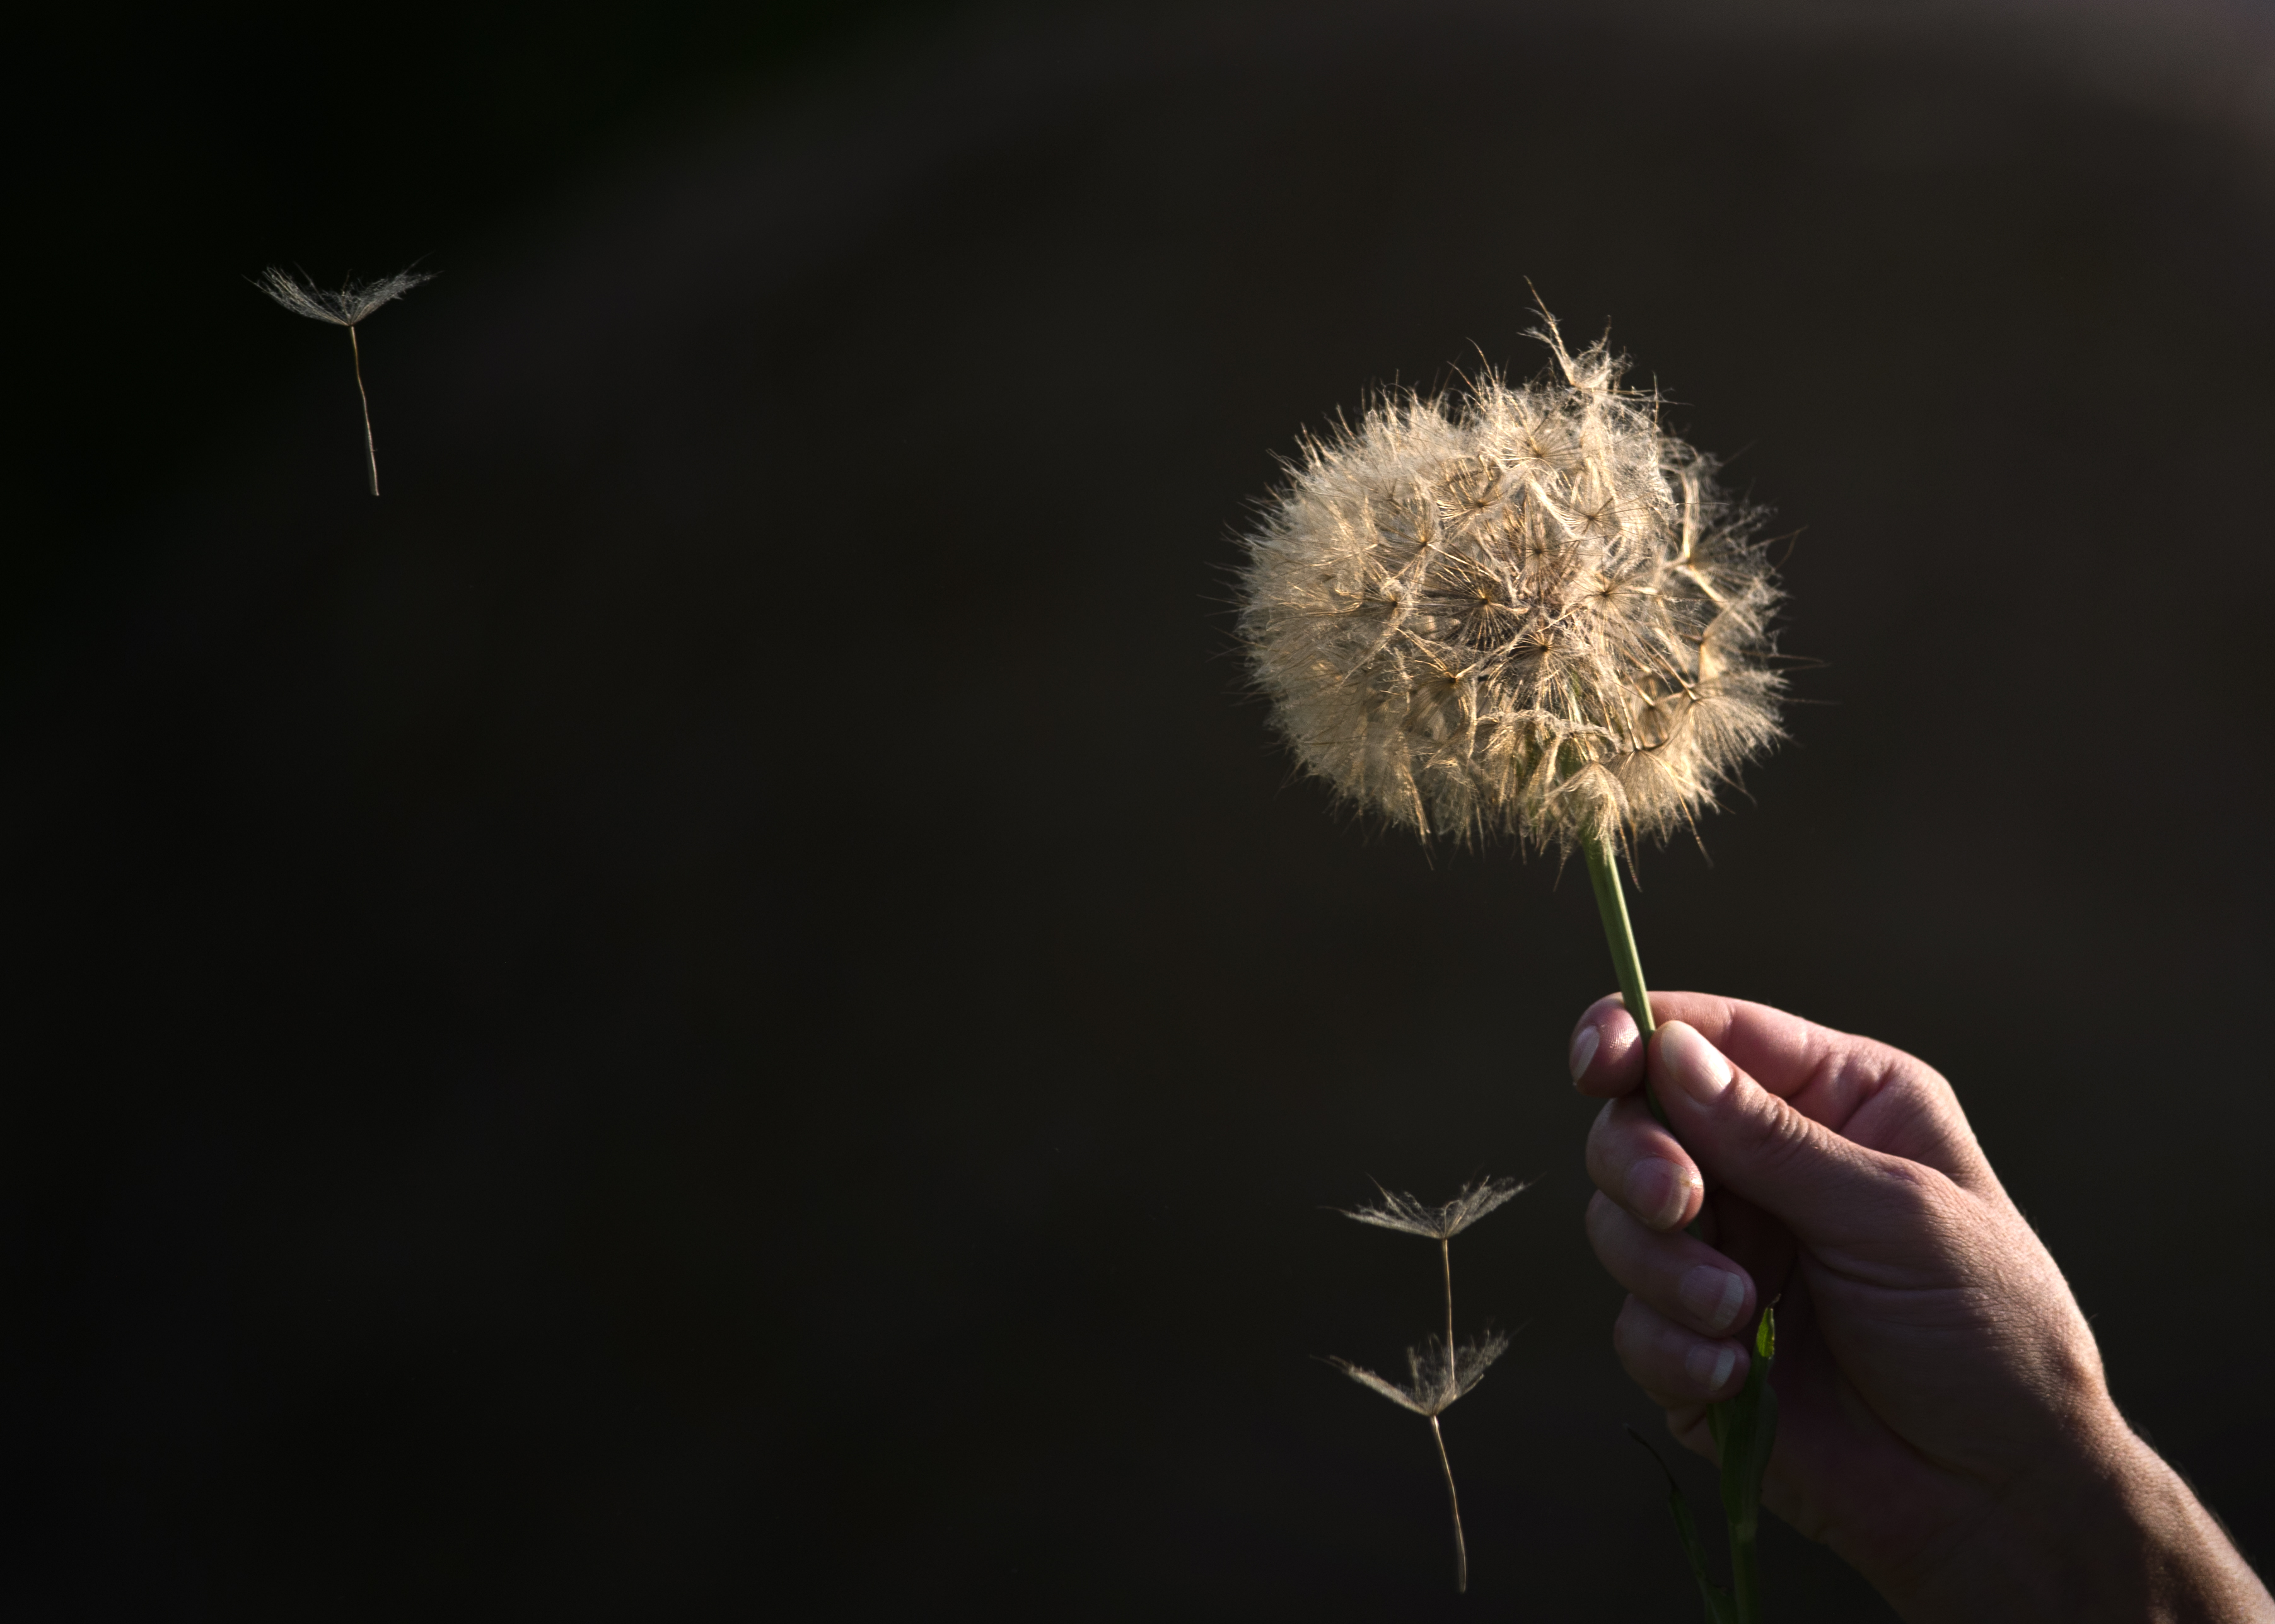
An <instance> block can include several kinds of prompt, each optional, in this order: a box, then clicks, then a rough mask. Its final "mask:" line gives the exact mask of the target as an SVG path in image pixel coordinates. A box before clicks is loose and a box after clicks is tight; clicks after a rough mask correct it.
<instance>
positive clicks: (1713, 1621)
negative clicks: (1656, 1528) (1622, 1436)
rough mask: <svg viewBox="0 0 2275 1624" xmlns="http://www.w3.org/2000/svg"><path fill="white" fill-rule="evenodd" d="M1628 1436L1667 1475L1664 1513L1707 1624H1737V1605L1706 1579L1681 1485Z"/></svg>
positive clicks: (1631, 1432)
mask: <svg viewBox="0 0 2275 1624" xmlns="http://www.w3.org/2000/svg"><path fill="white" fill-rule="evenodd" d="M1628 1436H1629V1438H1632V1439H1635V1440H1636V1443H1638V1444H1642V1445H1643V1447H1644V1453H1646V1454H1649V1455H1650V1456H1651V1460H1652V1461H1653V1462H1657V1464H1658V1466H1659V1470H1660V1471H1661V1472H1662V1473H1664V1474H1665V1475H1666V1477H1667V1512H1668V1514H1670V1515H1672V1516H1673V1517H1674V1537H1676V1538H1677V1539H1679V1540H1681V1541H1682V1554H1683V1555H1684V1556H1686V1557H1688V1558H1689V1560H1690V1577H1691V1579H1692V1580H1693V1581H1694V1582H1696V1583H1697V1586H1698V1602H1699V1605H1701V1606H1703V1607H1704V1608H1705V1610H1706V1624H1739V1620H1738V1608H1737V1604H1736V1603H1735V1601H1733V1600H1732V1599H1731V1598H1730V1592H1729V1591H1727V1590H1724V1589H1723V1588H1722V1587H1721V1586H1720V1585H1719V1584H1717V1583H1715V1582H1714V1581H1713V1580H1712V1579H1711V1578H1709V1577H1708V1576H1707V1574H1706V1548H1705V1547H1704V1545H1701V1544H1700V1543H1699V1540H1698V1524H1697V1522H1694V1521H1693V1520H1692V1519H1691V1515H1690V1502H1689V1500H1687V1499H1683V1498H1682V1484H1678V1483H1677V1482H1675V1481H1674V1473H1673V1472H1672V1471H1669V1470H1667V1462H1665V1461H1664V1460H1661V1459H1660V1458H1659V1451H1658V1450H1656V1449H1653V1448H1652V1447H1651V1445H1650V1444H1648V1443H1646V1442H1644V1437H1643V1435H1642V1434H1641V1433H1639V1432H1637V1431H1636V1430H1635V1429H1634V1428H1633V1427H1629V1429H1628Z"/></svg>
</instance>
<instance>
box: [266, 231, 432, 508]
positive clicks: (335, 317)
mask: <svg viewBox="0 0 2275 1624" xmlns="http://www.w3.org/2000/svg"><path fill="white" fill-rule="evenodd" d="M434 280H435V278H434V277H433V276H431V275H429V274H427V273H426V272H424V271H412V270H401V271H397V272H396V273H395V275H393V276H382V277H381V278H380V279H379V280H378V281H376V282H357V281H355V280H353V279H352V278H351V279H350V280H348V281H346V282H344V283H341V284H340V286H339V288H338V290H337V291H333V290H331V289H329V288H320V287H318V286H317V285H316V284H315V283H314V282H313V281H310V280H307V279H306V278H305V277H300V276H291V275H290V274H288V273H286V272H284V271H282V270H279V269H278V268H276V266H274V265H272V266H270V267H269V268H268V269H267V270H265V271H263V272H261V275H260V276H258V277H256V278H255V279H254V281H253V286H254V287H256V288H259V289H260V290H261V291H262V292H263V293H266V294H267V295H268V297H269V298H273V299H275V300H276V302H277V303H278V304H280V305H282V306H284V308H285V309H287V310H289V311H291V313H293V314H294V315H296V316H306V317H307V318H308V320H309V321H325V322H329V323H330V324H331V325H332V326H334V327H344V328H345V329H348V349H349V351H350V352H351V354H353V356H354V357H355V380H356V394H357V396H358V397H359V398H360V399H361V400H362V401H363V450H364V457H365V458H366V460H367V462H368V463H369V464H370V465H371V494H372V495H374V496H376V495H379V449H378V448H377V447H376V446H375V445H374V444H373V442H372V437H371V397H370V395H369V394H367V392H366V391H365V389H364V387H363V345H362V344H359V343H358V342H357V339H356V328H357V325H358V324H359V323H360V322H361V321H363V319H364V318H365V317H366V316H367V315H369V314H370V313H372V312H373V311H374V310H376V309H378V308H379V307H380V306H382V305H386V304H390V303H392V302H393V301H395V300H396V299H398V298H402V297H403V296H404V294H406V293H408V292H410V291H411V290H412V289H413V288H415V287H417V286H418V285H419V283H422V282H432V281H434Z"/></svg>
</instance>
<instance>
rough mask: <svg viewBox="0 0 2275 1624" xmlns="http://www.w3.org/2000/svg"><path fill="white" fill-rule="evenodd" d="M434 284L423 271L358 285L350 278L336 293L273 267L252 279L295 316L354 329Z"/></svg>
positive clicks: (402, 272) (384, 277)
mask: <svg viewBox="0 0 2275 1624" xmlns="http://www.w3.org/2000/svg"><path fill="white" fill-rule="evenodd" d="M434 280H435V278H434V277H433V276H431V275H430V274H429V273H427V272H426V271H414V270H399V271H397V272H396V273H395V275H393V276H382V277H380V278H379V279H378V280H377V281H376V282H358V281H357V280H356V279H355V278H354V277H352V276H351V277H349V278H348V279H347V280H346V281H344V282H343V283H340V285H339V287H338V289H337V290H336V291H335V290H333V289H330V288H320V287H318V286H317V285H316V284H315V283H314V281H313V280H312V279H310V278H308V277H306V276H293V275H292V274H291V272H289V271H285V270H282V269H280V268H277V267H276V266H274V265H272V266H270V267H269V268H268V269H267V270H265V271H262V272H261V275H260V276H256V277H254V278H253V286H254V287H256V288H259V289H260V290H261V291H262V292H263V293H266V294H267V295H268V297H269V298H273V299H275V300H276V302H277V303H278V304H280V305H282V306H284V308H285V309H287V310H289V311H291V313H293V314H294V315H296V316H306V317H307V318H308V320H309V321H329V323H331V325H332V326H334V327H353V326H355V325H356V324H357V323H358V322H359V321H362V320H363V319H364V318H365V317H366V316H367V315H369V314H370V313H372V312H373V311H374V310H376V309H378V308H379V307H380V306H382V305H387V304H392V303H393V302H394V301H395V300H397V299H398V298H402V297H403V296H404V294H406V293H408V292H410V291H411V290H412V289H413V288H415V287H418V286H419V284H420V283H428V282H432V281H434Z"/></svg>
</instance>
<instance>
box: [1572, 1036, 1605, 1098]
mask: <svg viewBox="0 0 2275 1624" xmlns="http://www.w3.org/2000/svg"><path fill="white" fill-rule="evenodd" d="M1603 1041H1604V1035H1603V1033H1601V1032H1599V1031H1597V1030H1596V1023H1594V1022H1593V1021H1591V1022H1589V1023H1587V1024H1586V1025H1585V1026H1583V1027H1582V1028H1581V1029H1580V1030H1579V1031H1576V1032H1575V1033H1574V1034H1573V1035H1572V1081H1574V1082H1575V1083H1577V1082H1578V1081H1579V1080H1580V1079H1581V1078H1582V1077H1583V1076H1587V1075H1588V1062H1589V1061H1591V1060H1593V1059H1595V1058H1596V1049H1597V1046H1599V1044H1601V1043H1602V1042H1603Z"/></svg>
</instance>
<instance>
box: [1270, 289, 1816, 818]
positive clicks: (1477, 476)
mask: <svg viewBox="0 0 2275 1624" xmlns="http://www.w3.org/2000/svg"><path fill="white" fill-rule="evenodd" d="M1535 336H1538V337H1539V338H1540V339H1541V340H1542V341H1543V342H1544V343H1545V344H1547V345H1548V346H1549V348H1550V350H1551V351H1553V355H1554V358H1555V362H1556V366H1555V369H1554V370H1553V372H1552V373H1550V374H1546V375H1544V376H1543V377H1542V378H1540V379H1538V380H1536V381H1533V382H1531V383H1526V384H1519V385H1514V386H1512V385H1511V384H1509V383H1508V382H1507V381H1505V380H1504V379H1503V378H1502V377H1501V376H1500V374H1496V373H1493V372H1490V371H1488V372H1486V373H1485V374H1484V375H1483V376H1482V377H1481V378H1479V379H1478V381H1475V382H1473V383H1471V384H1470V385H1469V386H1468V388H1467V389H1466V391H1465V392H1463V394H1462V395H1461V396H1460V397H1425V396H1422V395H1419V394H1416V393H1411V392H1410V393H1407V394H1404V395H1387V396H1385V397H1383V398H1381V399H1379V401H1377V402H1376V403H1375V404H1373V405H1372V406H1370V407H1369V408H1368V410H1367V412H1366V413H1365V415H1364V418H1363V419H1361V420H1360V422H1359V424H1358V426H1357V427H1351V426H1349V424H1347V423H1346V424H1341V425H1338V427H1336V428H1335V429H1334V432H1332V433H1331V434H1326V435H1324V436H1311V435H1306V436H1305V437H1304V441H1303V442H1302V453H1301V457H1300V459H1299V460H1298V461H1297V462H1296V463H1294V464H1291V465H1289V480H1288V482H1287V484H1286V486H1285V487H1283V488H1282V489H1281V491H1279V492H1278V493H1277V494H1276V495H1274V498H1273V500H1272V501H1271V502H1270V503H1269V505H1268V507H1267V509H1266V515H1265V517H1264V521H1263V523H1262V524H1261V525H1260V526H1259V527H1258V529H1257V530H1256V531H1255V532H1254V533H1251V535H1249V536H1248V537H1247V538H1246V545H1247V548H1248V562H1247V564H1246V567H1245V569H1244V570H1243V573H1242V586H1243V593H1242V606H1241V616H1240V624H1241V632H1242V637H1243V641H1244V642H1245V644H1246V646H1247V649H1248V653H1249V656H1250V659H1251V666H1252V669H1253V671H1254V674H1255V677H1256V681H1257V684H1258V686H1259V687H1260V688H1261V689H1262V691H1264V693H1265V694H1266V697H1268V698H1269V699H1271V701H1272V705H1273V709H1274V720H1275V722H1276V724H1277V726H1278V727H1279V729H1280V731H1281V733H1282V734H1283V735H1284V736H1286V738H1287V740H1288V742H1289V744H1290V745H1291V746H1292V747H1293V748H1294V750H1295V752H1296V757H1297V759H1299V760H1300V761H1301V762H1302V763H1303V765H1304V767H1306V768H1308V769H1309V770H1311V772H1313V773H1316V774H1319V776H1320V777H1322V778H1324V779H1326V781H1327V782H1329V783H1330V784H1331V785H1332V786H1333V787H1334V789H1335V790H1336V791H1337V792H1338V794H1339V796H1340V797H1342V799H1344V800H1346V801H1349V802H1350V803H1351V804H1355V805H1357V807H1359V808H1360V809H1362V810H1363V811H1366V812H1373V813H1378V814H1379V815H1381V816H1383V817H1385V818H1387V820H1389V821H1390V822H1392V823H1394V824H1397V825H1400V826H1402V827H1406V828H1410V829H1412V830H1414V831H1415V832H1416V833H1417V834H1419V835H1423V836H1425V838H1426V837H1428V836H1431V835H1448V836H1451V837H1452V838H1454V839H1455V840H1457V841H1463V842H1474V841H1478V840H1480V839H1484V838H1488V837H1491V836H1494V835H1514V836H1515V837H1516V839H1517V840H1518V841H1519V842H1521V843H1522V844H1523V845H1525V846H1527V847H1534V848H1542V847H1546V848H1553V849H1555V850H1558V851H1560V852H1568V851H1569V850H1571V849H1572V848H1573V847H1575V846H1576V845H1579V844H1583V843H1584V842H1603V843H1604V844H1605V845H1606V847H1607V848H1609V849H1614V850H1616V849H1618V848H1619V847H1621V846H1622V845H1624V844H1626V843H1627V842H1629V840H1631V839H1634V838H1636V837H1644V838H1652V839H1656V838H1659V837H1662V836H1664V835H1667V833H1668V832H1669V831H1670V830H1672V829H1674V827H1677V826H1678V825H1687V824H1689V822H1691V821H1692V820H1693V819H1694V818H1695V816H1696V815H1697V813H1698V812H1701V811H1702V810H1704V809H1705V808H1708V807H1711V806H1712V804H1714V797H1715V791H1716V790H1717V789H1719V787H1720V786H1722V785H1723V784H1725V783H1727V782H1730V781H1731V779H1732V777H1733V775H1734V774H1735V772H1736V770H1737V768H1738V767H1740V765H1741V764H1742V763H1743V762H1744V761H1745V760H1746V759H1748V758H1750V757H1751V756H1752V755H1754V754H1756V753H1757V752H1759V751H1761V750H1762V749H1764V748H1765V746H1767V745H1768V744H1770V743H1771V742H1772V741H1773V740H1775V739H1776V738H1778V737H1779V736H1780V729H1779V726H1778V714H1777V702H1778V699H1779V696H1780V692H1781V691H1782V690H1783V687H1784V682H1783V679H1782V678H1781V677H1780V676H1779V675H1778V674H1777V673H1776V672H1775V671H1774V670H1772V668H1770V667H1769V665H1768V663H1767V661H1768V659H1769V657H1770V655H1771V653H1772V650H1771V646H1770V640H1769V631H1768V622H1769V617H1770V616H1771V613H1772V610H1773V609H1774V608H1776V605H1777V602H1778V599H1779V595H1780V594H1779V593H1778V589H1777V586H1776V584H1775V581H1774V579H1773V578H1772V571H1771V570H1770V567H1769V564H1768V562H1767V560H1766V559H1765V557H1764V556H1763V552H1762V547H1761V544H1760V543H1759V542H1758V541H1757V540H1756V539H1755V537H1754V534H1753V529H1754V520H1755V515H1754V514H1753V513H1751V512H1750V510H1745V509H1743V508H1741V507H1738V506H1736V505H1735V504H1733V503H1732V502H1729V501H1728V500H1727V498H1726V497H1724V496H1723V495H1721V493H1720V492H1719V491H1718V490H1717V489H1716V487H1715V486H1714V483H1713V480H1712V473H1713V465H1712V462H1711V461H1710V459H1708V458H1707V457H1704V456H1703V455H1702V454H1700V453H1699V452H1697V451H1695V450H1693V449H1691V448H1690V447H1689V446H1688V445H1686V444H1684V443H1683V442H1682V441H1680V440H1678V439H1676V438H1675V437H1674V436H1673V435H1671V434H1667V433H1665V432H1664V431H1663V430H1661V429H1660V427H1659V420H1658V404H1659V403H1658V399H1657V397H1655V396H1652V395H1645V394H1638V393H1636V392H1634V391H1631V390H1625V389H1621V388H1620V387H1619V381H1620V377H1621V373H1622V371H1623V370H1624V367H1625V362H1624V360H1623V359H1621V358H1619V357H1616V356H1614V355H1613V354H1611V353H1610V351H1608V350H1607V348H1606V342H1605V341H1604V340H1602V339H1599V340H1598V341H1597V342H1596V343H1595V344H1591V345H1590V346H1589V347H1588V348H1587V349H1585V350H1583V351H1581V352H1580V353H1578V354H1577V355H1575V354H1572V353H1571V352H1569V351H1568V350H1567V349H1566V348H1565V346H1564V343H1563V340H1562V337H1561V335H1560V334H1559V333H1558V331H1557V329H1556V325H1555V322H1554V321H1553V320H1550V321H1547V323H1546V331H1545V332H1543V333H1539V334H1536V335H1535Z"/></svg>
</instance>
